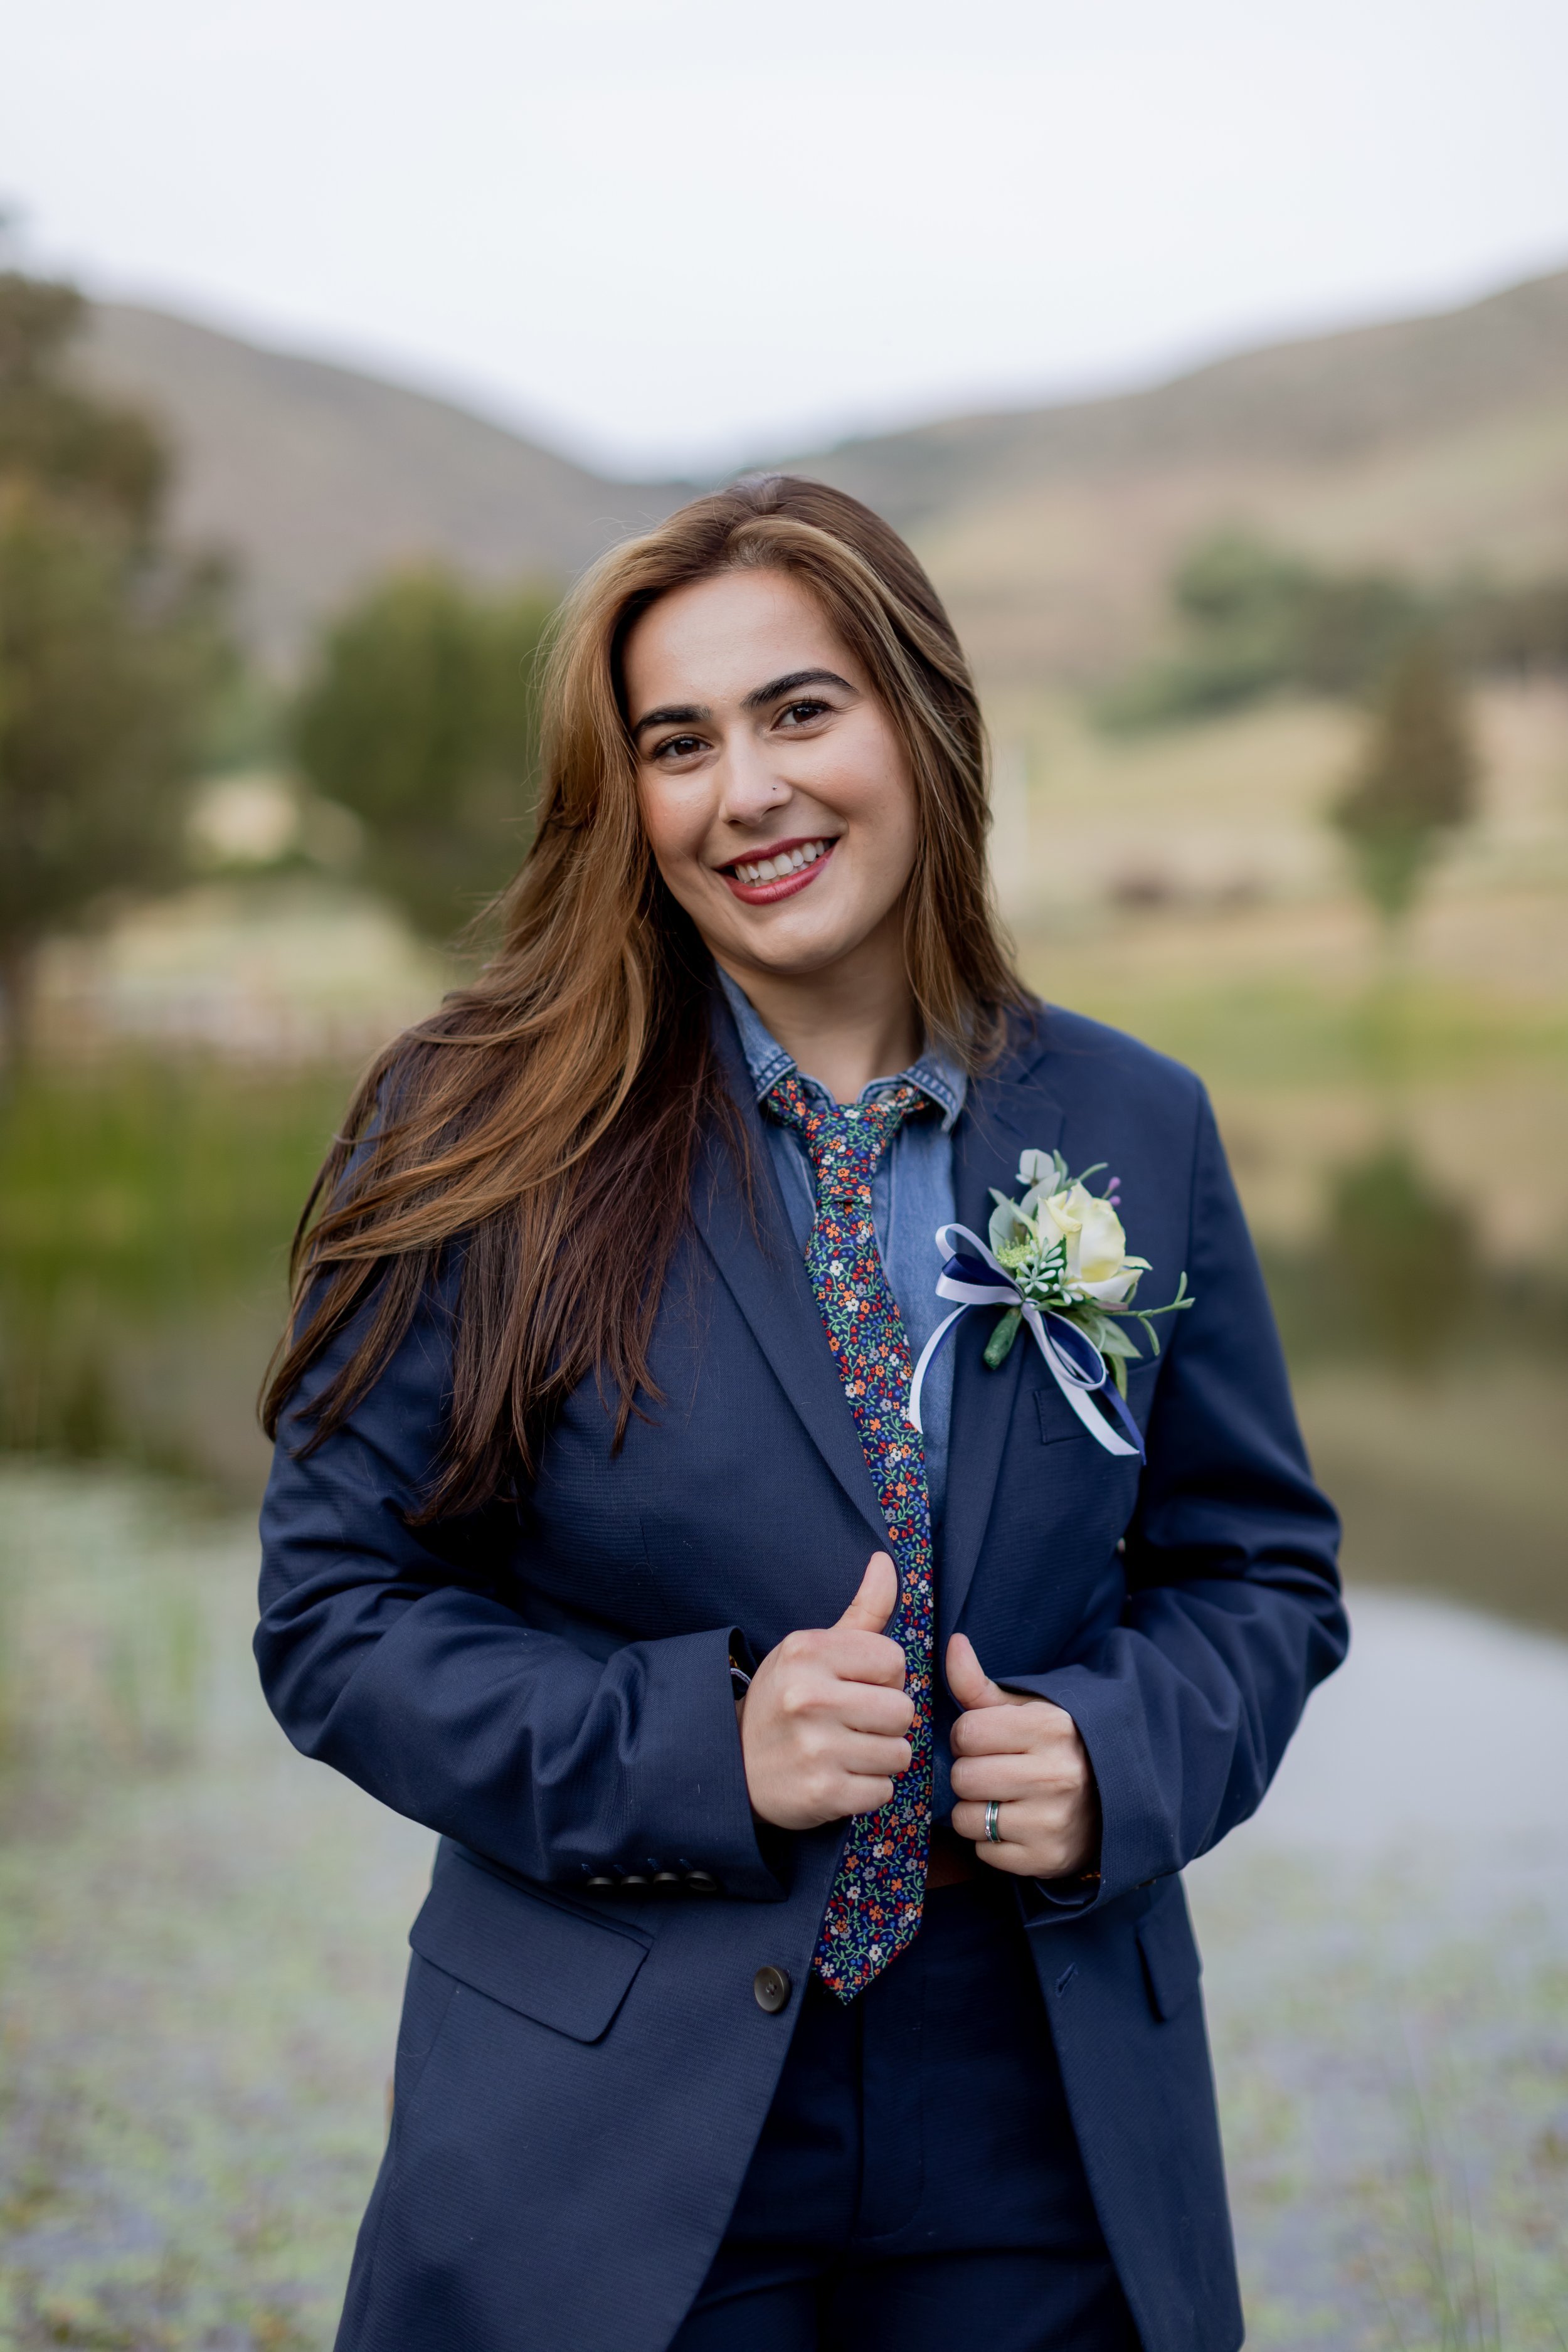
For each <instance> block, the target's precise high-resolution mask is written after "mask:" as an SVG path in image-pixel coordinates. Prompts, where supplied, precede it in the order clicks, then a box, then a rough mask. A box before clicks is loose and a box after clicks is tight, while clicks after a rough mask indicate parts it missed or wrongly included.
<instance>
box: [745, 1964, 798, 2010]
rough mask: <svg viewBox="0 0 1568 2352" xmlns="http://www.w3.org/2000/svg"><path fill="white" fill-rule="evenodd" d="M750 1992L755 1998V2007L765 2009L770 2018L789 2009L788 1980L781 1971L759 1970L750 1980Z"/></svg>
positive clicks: (782, 1970)
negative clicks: (782, 2010)
mask: <svg viewBox="0 0 1568 2352" xmlns="http://www.w3.org/2000/svg"><path fill="white" fill-rule="evenodd" d="M752 1991H753V1992H754V1993H755V1994H756V1996H757V2007H758V2008H759V2009H765V2010H766V2011H767V2012H768V2015H769V2016H770V2017H773V2016H774V2015H776V2014H777V2012H778V2011H780V2010H781V2009H787V2008H788V2007H789V1992H790V1985H789V1978H788V1976H787V1975H786V1974H785V1972H784V1969H758V1970H757V1973H756V1975H755V1976H754V1977H753V1978H752Z"/></svg>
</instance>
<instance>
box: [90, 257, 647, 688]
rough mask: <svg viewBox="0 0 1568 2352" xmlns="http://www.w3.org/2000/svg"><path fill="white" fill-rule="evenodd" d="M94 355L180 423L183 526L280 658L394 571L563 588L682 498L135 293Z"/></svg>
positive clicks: (96, 370)
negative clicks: (360, 589)
mask: <svg viewBox="0 0 1568 2352" xmlns="http://www.w3.org/2000/svg"><path fill="white" fill-rule="evenodd" d="M84 360H85V363H86V366H87V368H88V369H89V372H90V373H92V374H93V375H94V376H95V377H96V378H97V379H98V380H99V381H100V382H101V383H106V384H111V385H113V386H114V387H115V388H116V389H117V390H119V391H121V392H123V393H126V394H130V395H132V397H134V398H136V399H138V400H141V401H142V402H144V403H145V404H147V405H148V406H150V407H152V408H154V409H156V410H157V411H158V412H159V413H160V414H161V415H163V417H164V418H165V419H166V420H167V422H168V424H169V425H171V427H172V428H173V431H174V437H175V441H176V445H177V447H178V450H179V454H180V461H181V462H180V475H179V479H178V485H177V491H176V499H175V513H176V520H177V522H178V524H179V527H180V528H181V530H183V531H184V532H186V533H187V534H188V535H190V536H191V537H193V538H195V539H199V540H202V541H212V542H216V544H218V545H219V546H222V547H225V548H227V549H230V550H232V551H234V553H235V554H236V555H237V556H238V557H239V558H240V560H241V562H242V563H243V567H244V574H245V580H246V618H247V623H248V625H249V628H250V631H251V634H252V635H253V637H254V639H255V641H256V642H257V644H258V646H259V647H260V648H261V649H262V651H263V652H264V653H265V654H266V655H267V656H269V657H270V658H272V659H274V660H284V661H287V660H288V659H289V658H290V657H291V656H293V655H294V653H295V652H296V650H297V648H298V647H299V646H300V642H301V639H302V638H303V636H304V635H305V634H306V632H307V631H308V630H309V628H310V625H311V624H312V623H313V622H314V621H316V620H317V619H319V618H320V617H321V614H323V613H325V612H327V611H330V610H331V608H332V607H333V606H334V605H335V604H338V603H340V602H341V601H342V598H343V597H344V596H345V595H346V594H347V593H348V592H349V591H350V590H351V589H352V588H353V586H354V585H355V584H356V583H358V582H359V581H361V580H363V579H364V578H365V577H367V576H368V575H369V574H370V573H372V572H377V571H379V570H381V569H382V568H383V567H384V566H385V565H387V564H389V563H394V562H401V561H405V560H407V559H410V558H416V557H419V556H425V555H438V556H442V557H445V558H447V559H448V560H449V561H451V562H454V563H456V564H458V565H459V566H461V567H462V568H463V569H464V570H467V571H471V572H476V573H478V574H479V575H480V576H482V577H486V578H493V579H506V580H510V579H517V578H520V577H537V578H540V579H544V580H552V581H553V580H561V581H564V580H566V579H569V578H570V577H571V576H572V574H573V573H574V572H577V571H578V570H580V569H581V567H582V566H583V565H584V563H586V562H589V560H590V559H591V558H592V557H594V556H595V555H597V554H599V553H600V552H601V551H603V550H604V549H605V547H607V546H609V545H610V544H611V543H612V541H615V540H616V539H618V538H620V537H621V536H622V535H623V533H625V532H626V531H628V530H636V529H637V528H638V527H639V526H640V525H643V524H646V523H647V522H650V521H652V520H655V519H656V518H657V517H658V515H660V514H664V513H668V510H669V509H670V507H671V506H673V505H675V504H676V503H677V502H678V501H679V498H680V496H681V495H683V493H682V491H681V490H680V489H679V488H669V487H658V488H648V487H646V486H644V485H641V484H637V483H632V482H611V481H606V480H605V479H604V478H601V477H600V476H599V475H596V474H593V473H589V472H588V471H586V470H585V469H584V467H581V466H575V465H574V464H572V463H571V461H570V460H569V459H567V458H565V457H558V456H556V455H555V453H554V452H553V451H552V450H549V449H543V448H541V447H540V446H538V445H537V444H536V443H535V442H532V441H528V440H525V439H524V438H523V437H522V436H521V434H517V433H512V432H509V431H508V430H507V429H506V427H505V426H504V425H495V424H491V423H489V422H488V421H487V420H486V419H485V418H483V417H479V416H475V415H470V414H469V413H468V411H467V410H465V409H462V408H459V407H457V406H455V405H454V404H452V403H451V402H449V401H445V400H438V399H434V398H432V397H431V396H430V395H429V394H425V393H419V392H413V391H409V390H407V389H406V388H405V387H404V386H402V385H399V384H393V383H382V382H381V381H379V380H378V379H377V378H375V377H374V376H368V375H362V374H359V373H356V372H355V371H354V370H353V369H352V368H343V367H335V366H331V365H329V364H327V363H326V362H323V361H321V360H313V359H302V358H300V357H299V356H297V355H296V354H294V353H292V352H278V351H271V350H267V349H264V348H262V347H261V346H259V345H258V344H255V343H248V342H242V341H240V340H239V339H238V338H237V337H236V336H233V335H226V334H220V333H218V332H216V331H215V330H214V329H212V328H210V327H204V326H198V325H196V324H195V322H194V321H192V320H188V319H179V318H173V317H170V316H169V315H168V314H167V313H165V312H163V311H161V310H143V309H141V308H138V307H136V306H134V305H132V304H129V303H104V304H100V305H98V306H97V307H96V308H95V310H94V312H93V315H92V322H91V327H90V330H89V340H88V342H87V345H86V349H85V352H84Z"/></svg>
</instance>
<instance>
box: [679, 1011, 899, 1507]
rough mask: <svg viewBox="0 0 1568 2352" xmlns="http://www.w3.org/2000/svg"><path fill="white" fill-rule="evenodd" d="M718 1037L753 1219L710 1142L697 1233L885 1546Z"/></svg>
mask: <svg viewBox="0 0 1568 2352" xmlns="http://www.w3.org/2000/svg"><path fill="white" fill-rule="evenodd" d="M718 1039H719V1045H720V1055H721V1061H722V1062H723V1065H724V1069H725V1076H726V1077H727V1078H728V1079H729V1081H730V1086H731V1092H732V1093H733V1094H734V1096H735V1097H736V1100H737V1102H738V1104H739V1106H740V1108H741V1113H742V1118H743V1119H744V1120H745V1123H746V1129H747V1139H748V1142H749V1143H750V1145H751V1149H752V1169H753V1190H754V1192H755V1206H756V1215H755V1219H754V1221H753V1218H752V1211H751V1208H750V1206H749V1205H748V1203H747V1202H746V1199H745V1197H744V1195H743V1193H742V1189H741V1186H740V1184H739V1182H738V1181H737V1179H736V1173H735V1167H734V1163H733V1161H732V1160H731V1156H730V1153H729V1151H728V1150H726V1148H725V1147H724V1145H723V1144H722V1143H721V1142H720V1141H719V1140H717V1139H713V1140H710V1143H709V1144H708V1146H707V1148H706V1150H705V1151H704V1153H703V1157H702V1161H701V1165H700V1170H699V1175H698V1181H697V1184H696V1187H695V1192H694V1199H693V1204H692V1205H693V1211H694V1213H695V1217H696V1222H697V1230H698V1232H699V1234H700V1236H701V1238H702V1241H703V1243H704V1244H706V1246H707V1249H708V1252H709V1255H710V1256H711V1258H712V1260H713V1263H714V1265H716V1266H717V1267H718V1269H719V1272H720V1274H721V1276H722V1277H723V1280H724V1283H725V1286H726V1287H727V1288H728V1290H729V1292H730V1295H731V1297H732V1298H733V1299H734V1301H735V1304H736V1306H737V1307H739V1308H740V1310H741V1313H742V1316H743V1317H744V1318H745V1320H746V1323H747V1325H748V1326H749V1328H750V1329H751V1333H752V1338H753V1339H755V1341H756V1343H757V1345H758V1347H759V1348H760V1349H762V1351H763V1355H764V1356H765V1357H766V1358H767V1360H768V1362H769V1363H770V1364H771V1365H772V1367H773V1372H774V1374H775V1375H776V1377H777V1380H778V1382H779V1385H780V1387H781V1388H782V1389H783V1391H784V1395H785V1396H786V1397H787V1398H788V1400H789V1402H790V1403H791V1405H793V1407H794V1408H795V1412H797V1413H798V1414H799V1416H800V1418H801V1420H802V1421H803V1422H804V1423H805V1428H806V1431H807V1433H808V1434H809V1435H810V1437H811V1439H812V1441H813V1443H814V1444H816V1448H817V1451H818V1452H819V1453H820V1454H821V1455H822V1457H823V1459H824V1461H825V1462H826V1464H827V1466H828V1468H829V1469H830V1470H831V1471H832V1473H833V1475H834V1476H835V1477H836V1478H837V1481H838V1483H839V1485H840V1486H842V1487H843V1489H844V1491H845V1493H846V1494H847V1496H848V1497H849V1499H850V1501H851V1502H852V1503H853V1504H854V1506H855V1507H856V1509H857V1510H858V1511H859V1512H860V1514H861V1515H862V1517H864V1518H865V1520H866V1522H867V1524H868V1527H869V1528H870V1529H871V1532H872V1534H873V1536H874V1538H876V1541H877V1542H878V1543H879V1544H885V1543H886V1542H887V1539H888V1530H887V1527H886V1523H885V1522H884V1520H883V1517H882V1514H881V1511H880V1510H879V1507H878V1503H877V1491H876V1488H875V1487H874V1486H872V1484H871V1474H870V1472H869V1471H868V1469H867V1467H866V1456H865V1454H863V1453H862V1452H861V1449H860V1433H859V1431H858V1429H857V1428H856V1426H855V1418H854V1415H853V1414H852V1413H851V1412H850V1410H849V1404H848V1400H847V1398H846V1396H845V1394H844V1388H843V1383H842V1382H841V1381H840V1380H839V1377H838V1368H837V1365H836V1364H835V1362H834V1360H833V1353H832V1350H831V1349H830V1348H829V1347H828V1344H827V1334H826V1330H825V1329H824V1328H823V1323H822V1315H821V1311H820V1309H819V1308H818V1307H817V1303H816V1294H815V1293H814V1291H813V1290H812V1287H811V1284H810V1281H809V1280H808V1278H807V1276H806V1271H805V1260H804V1258H803V1257H802V1255H801V1253H800V1251H799V1250H798V1249H797V1248H796V1246H795V1234H793V1232H792V1231H791V1229H790V1223H789V1216H788V1213H787V1212H786V1210H785V1208H784V1200H783V1197H782V1196H781V1194H780V1192H779V1188H778V1181H777V1179H776V1178H775V1176H774V1174H773V1152H772V1150H771V1149H770V1147H769V1143H768V1138H767V1134H766V1131H765V1129H764V1128H763V1120H762V1117H761V1114H760V1113H759V1111H758V1110H757V1108H756V1104H755V1101H754V1100H753V1098H752V1090H751V1087H750V1086H749V1084H748V1082H747V1075H746V1069H745V1064H744V1062H743V1061H742V1059H741V1055H740V1048H739V1045H738V1043H737V1042H736V1041H735V1038H734V1032H733V1027H732V1024H731V1023H730V1020H729V1016H728V1012H727V1011H726V1012H725V1013H724V1015H723V1018H722V1019H721V1021H720V1023H719V1024H718Z"/></svg>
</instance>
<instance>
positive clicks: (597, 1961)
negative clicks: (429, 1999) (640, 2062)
mask: <svg viewBox="0 0 1568 2352" xmlns="http://www.w3.org/2000/svg"><path fill="white" fill-rule="evenodd" d="M408 1940H409V1942H410V1943H411V1944H412V1945H413V1947H414V1948H415V1950H416V1952H417V1953H418V1955H419V1957H420V1958H421V1959H422V1960H428V1961H429V1962H430V1964H431V1966H432V1967H433V1968H437V1969H445V1971H446V1973H447V1975H448V1976H451V1977H457V1978H458V1979H459V1980H460V1981H461V1982H462V1983H464V1984H466V1985H471V1986H472V1987H473V1989H474V1990H475V1991H476V1992H482V1993H484V1994H485V1995H486V1997H487V1998H488V1999H489V2000H499V2001H500V2003H501V2004H502V2006H503V2007H504V2008H506V2009H515V2010H517V2011H519V2012H520V2013H521V2015H522V2016H524V2017H531V2018H532V2019H533V2020H534V2021H535V2022H536V2023H538V2024H540V2025H548V2026H550V2027H552V2029H553V2031H554V2032H557V2033H565V2034H569V2035H570V2036H571V2038H572V2040H573V2041H574V2042H597V2041H598V2039H599V2037H600V2035H601V2034H602V2033H606V2032H608V2031H609V2028H610V2023H611V2021H612V2019H613V2018H614V2017H615V2014H616V2011H617V2010H618V2009H619V2007H620V2005H621V2003H622V2001H623V2000H625V1999H626V1993H627V1990H628V1989H629V1987H630V1985H631V1981H632V1979H633V1978H634V1977H635V1976H636V1974H637V1970H638V1969H640V1968H641V1966H642V1964H643V1962H644V1960H646V1959H647V1952H648V1948H647V1943H646V1942H645V1941H644V1940H643V1938H642V1937H640V1936H637V1935H634V1934H631V1933H629V1932H628V1931H626V1930H625V1929H623V1928H620V1927H611V1926H610V1925H609V1924H608V1923H607V1922H606V1923H605V1925H603V1926H601V1924H600V1923H599V1921H598V1920H596V1919H584V1917H583V1916H582V1914H581V1913H580V1912H577V1911H572V1910H568V1909H567V1907H566V1906H565V1905H564V1904H560V1903H552V1901H551V1900H550V1899H549V1897H548V1896H545V1895H527V1894H524V1892H523V1891H522V1889H521V1887H518V1886H510V1885H508V1884H507V1882H506V1880H505V1879H502V1878H494V1877H492V1876H491V1875H490V1874H489V1871H488V1870H481V1869H479V1867H478V1865H477V1864H474V1863H471V1862H465V1861H464V1860H463V1859H462V1858H461V1857H460V1856H459V1855H457V1854H446V1855H443V1856H442V1859H441V1861H440V1863H439V1864H438V1865H437V1872H436V1876H435V1879H434V1880H433V1882H432V1884H431V1887H430V1892H429V1894H428V1895H426V1899H425V1906H424V1908H423V1910H422V1911H421V1912H420V1914H419V1916H418V1917H417V1918H416V1920H415V1922H414V1926H413V1928H412V1929H411V1931H410V1933H409V1937H408Z"/></svg>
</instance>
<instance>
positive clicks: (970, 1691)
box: [947, 1633, 1024, 1712]
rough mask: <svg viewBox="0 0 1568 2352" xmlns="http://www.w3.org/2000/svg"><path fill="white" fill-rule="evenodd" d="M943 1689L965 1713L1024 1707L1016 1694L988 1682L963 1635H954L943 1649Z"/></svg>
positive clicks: (990, 1680) (970, 1644) (989, 1678)
mask: <svg viewBox="0 0 1568 2352" xmlns="http://www.w3.org/2000/svg"><path fill="white" fill-rule="evenodd" d="M947 1686H948V1689H949V1690H950V1691H951V1692H952V1696H953V1697H954V1698H955V1699H956V1700H957V1701H958V1704H959V1706H961V1707H963V1709H964V1710H965V1712H967V1711H968V1710H969V1709H970V1708H971V1707H985V1706H1020V1705H1022V1704H1023V1703H1024V1702H1023V1701H1022V1700H1021V1699H1020V1697H1019V1695H1018V1693H1017V1692H1016V1691H1005V1690H1004V1689H1003V1688H1002V1685H1001V1684H1000V1683H994V1682H993V1681H992V1679H991V1677H990V1675H988V1674H987V1673H986V1672H985V1669H984V1666H982V1664H981V1663H980V1660H979V1659H978V1658H977V1657H976V1655H975V1654H974V1644H973V1642H972V1641H971V1640H970V1638H969V1636H968V1634H967V1633H955V1634H954V1635H953V1636H952V1640H951V1641H950V1642H949V1643H948V1645H947Z"/></svg>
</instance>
